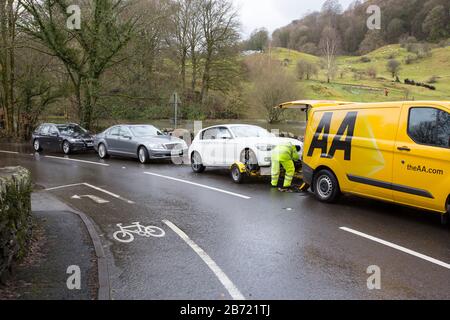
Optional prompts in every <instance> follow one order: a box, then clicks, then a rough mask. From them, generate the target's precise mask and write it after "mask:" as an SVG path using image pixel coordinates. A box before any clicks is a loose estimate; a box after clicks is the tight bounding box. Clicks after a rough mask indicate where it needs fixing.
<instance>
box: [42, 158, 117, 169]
mask: <svg viewBox="0 0 450 320" xmlns="http://www.w3.org/2000/svg"><path fill="white" fill-rule="evenodd" d="M45 158H50V159H58V160H66V161H73V162H82V163H88V164H95V165H98V166H103V167H109V164H107V163H100V162H94V161H86V160H80V159H72V158H66V157H55V156H45Z"/></svg>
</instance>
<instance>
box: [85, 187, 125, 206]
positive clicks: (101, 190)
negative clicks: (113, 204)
mask: <svg viewBox="0 0 450 320" xmlns="http://www.w3.org/2000/svg"><path fill="white" fill-rule="evenodd" d="M83 184H84V185H85V186H87V187H89V188H92V189H94V190H97V191H100V192H103V193H106V194H109V195H110V196H111V197H114V198H117V199H120V200H122V201H125V202H128V203H129V204H134V202H133V201H131V200H128V199H125V198H122V197H121V196H119V195H117V194H115V193H112V192H110V191H108V190H105V189H102V188H99V187H96V186H93V185H92V184H89V183H86V182H85V183H83Z"/></svg>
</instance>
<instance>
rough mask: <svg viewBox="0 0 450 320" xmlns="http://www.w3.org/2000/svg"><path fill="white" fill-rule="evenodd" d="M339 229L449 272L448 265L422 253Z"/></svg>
mask: <svg viewBox="0 0 450 320" xmlns="http://www.w3.org/2000/svg"><path fill="white" fill-rule="evenodd" d="M339 229H341V230H342V231H346V232H349V233H352V234H354V235H357V236H360V237H362V238H365V239H368V240H372V241H374V242H377V243H379V244H382V245H385V246H387V247H390V248H393V249H396V250H398V251H401V252H404V253H406V254H409V255H412V256H414V257H416V258H419V259H422V260H425V261H428V262H431V263H433V264H436V265H438V266H441V267H443V268H446V269H449V270H450V264H448V263H445V262H443V261H440V260H437V259H435V258H432V257H429V256H427V255H424V254H422V253H419V252H416V251H413V250H411V249H408V248H405V247H402V246H399V245H397V244H395V243H392V242H389V241H386V240H383V239H380V238H377V237H374V236H371V235H368V234H365V233H363V232H360V231H356V230H353V229H350V228H347V227H341V228H339Z"/></svg>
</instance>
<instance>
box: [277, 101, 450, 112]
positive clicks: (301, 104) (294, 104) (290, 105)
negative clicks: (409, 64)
mask: <svg viewBox="0 0 450 320" xmlns="http://www.w3.org/2000/svg"><path fill="white" fill-rule="evenodd" d="M403 104H410V105H413V106H433V105H440V106H444V107H447V108H450V101H390V102H389V101H388V102H349V101H335V100H297V101H291V102H286V103H282V104H280V105H278V106H277V107H276V108H278V109H300V110H305V109H309V108H325V107H337V106H364V107H366V108H370V107H374V108H375V107H380V106H381V107H388V106H390V107H393V106H398V107H400V106H402V105H403Z"/></svg>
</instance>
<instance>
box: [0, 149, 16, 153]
mask: <svg viewBox="0 0 450 320" xmlns="http://www.w3.org/2000/svg"><path fill="white" fill-rule="evenodd" d="M0 153H7V154H19V152H17V151H7V150H0Z"/></svg>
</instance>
